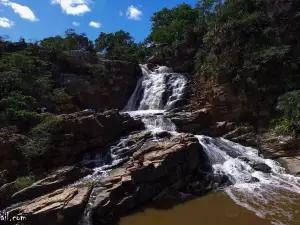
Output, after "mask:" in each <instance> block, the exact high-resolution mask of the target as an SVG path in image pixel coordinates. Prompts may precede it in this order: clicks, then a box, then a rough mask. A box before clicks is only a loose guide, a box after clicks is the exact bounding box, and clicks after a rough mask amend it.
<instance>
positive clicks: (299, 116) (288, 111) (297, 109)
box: [276, 90, 300, 135]
mask: <svg viewBox="0 0 300 225" xmlns="http://www.w3.org/2000/svg"><path fill="white" fill-rule="evenodd" d="M276 109H277V110H278V111H279V112H280V113H281V118H280V119H279V120H277V123H276V127H277V130H278V131H279V132H283V133H290V132H293V133H295V135H299V132H300V90H295V91H291V92H288V93H285V94H284V95H282V96H280V97H279V98H278V103H277V106H276Z"/></svg>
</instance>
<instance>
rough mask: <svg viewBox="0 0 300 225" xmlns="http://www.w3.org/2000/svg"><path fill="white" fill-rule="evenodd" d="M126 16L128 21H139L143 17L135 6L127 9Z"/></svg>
mask: <svg viewBox="0 0 300 225" xmlns="http://www.w3.org/2000/svg"><path fill="white" fill-rule="evenodd" d="M126 15H127V17H128V19H131V20H140V19H141V16H142V15H143V12H142V11H141V10H139V9H138V8H136V7H135V6H133V5H131V6H129V7H128V9H127V12H126Z"/></svg>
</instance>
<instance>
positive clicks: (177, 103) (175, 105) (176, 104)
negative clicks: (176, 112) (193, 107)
mask: <svg viewBox="0 0 300 225" xmlns="http://www.w3.org/2000/svg"><path fill="white" fill-rule="evenodd" d="M186 104H188V100H187V99H178V100H176V101H174V102H172V103H171V104H169V105H168V107H167V110H172V109H175V108H179V107H183V106H185V105H186Z"/></svg>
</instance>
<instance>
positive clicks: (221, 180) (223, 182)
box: [213, 173, 231, 189]
mask: <svg viewBox="0 0 300 225" xmlns="http://www.w3.org/2000/svg"><path fill="white" fill-rule="evenodd" d="M230 184H231V182H230V179H229V177H228V176H227V175H226V174H224V173H219V174H214V176H213V187H214V189H215V188H220V187H226V186H229V185H230Z"/></svg>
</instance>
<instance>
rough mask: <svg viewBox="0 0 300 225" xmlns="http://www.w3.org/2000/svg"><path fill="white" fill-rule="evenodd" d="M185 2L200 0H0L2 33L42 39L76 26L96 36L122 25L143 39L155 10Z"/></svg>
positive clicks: (120, 27) (0, 32)
mask: <svg viewBox="0 0 300 225" xmlns="http://www.w3.org/2000/svg"><path fill="white" fill-rule="evenodd" d="M183 2H185V3H188V4H191V5H194V4H195V3H196V2H197V0H0V35H8V36H9V37H10V38H11V39H12V40H17V39H18V38H19V37H21V36H23V37H24V38H25V39H26V40H29V39H32V40H40V39H42V38H44V37H49V36H55V35H63V34H64V31H65V30H66V29H68V28H74V29H75V30H76V32H78V33H82V32H84V33H86V34H87V36H88V37H89V38H90V39H92V40H95V39H96V38H97V36H98V35H99V33H100V32H115V31H118V30H120V29H123V30H125V31H128V32H129V33H131V35H132V36H133V37H134V38H135V40H136V41H142V40H143V39H144V38H145V37H146V36H147V35H148V34H149V32H150V29H151V23H150V17H151V16H152V15H153V13H154V12H157V11H159V10H160V9H162V8H163V7H168V8H171V7H174V6H176V5H178V4H180V3H183Z"/></svg>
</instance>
